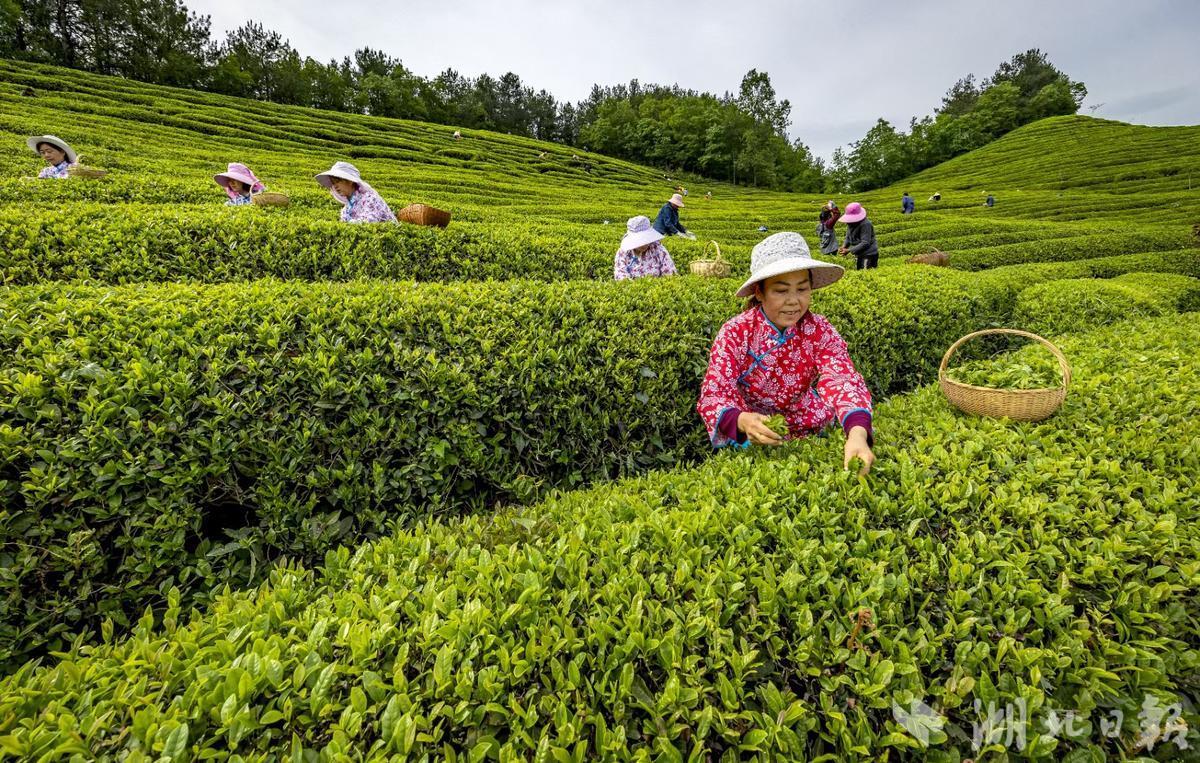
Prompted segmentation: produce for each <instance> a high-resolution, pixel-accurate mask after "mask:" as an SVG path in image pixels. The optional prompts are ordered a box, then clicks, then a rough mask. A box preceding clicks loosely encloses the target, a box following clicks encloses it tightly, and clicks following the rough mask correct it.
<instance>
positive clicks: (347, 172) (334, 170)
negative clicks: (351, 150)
mask: <svg viewBox="0 0 1200 763" xmlns="http://www.w3.org/2000/svg"><path fill="white" fill-rule="evenodd" d="M316 177H317V182H318V183H320V184H321V185H323V186H325V187H326V188H328V189H329V195H330V196H332V197H333V198H334V199H336V200H337V201H339V202H340V203H342V204H345V203H346V198H345V197H344V196H342V195H341V194H340V193H338V192H337V190H336V189H334V187H333V179H334V178H341V179H342V180H349V181H350V182H352V183H355V184H356V185H358V187H359V188H360V189H362V188H367V189H370V188H371V186H369V185H367V183H366V181H364V180H363V179H362V175H361V174H359V172H358V167H355V166H354V165H353V164H351V163H350V162H334V164H333V166H332V167H330V168H329V169H327V170H325V171H324V172H322V173H321V174H319V175H317V176H316Z"/></svg>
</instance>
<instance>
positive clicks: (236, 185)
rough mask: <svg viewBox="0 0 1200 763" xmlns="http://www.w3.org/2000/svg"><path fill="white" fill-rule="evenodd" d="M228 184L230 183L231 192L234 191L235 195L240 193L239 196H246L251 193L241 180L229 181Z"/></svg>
mask: <svg viewBox="0 0 1200 763" xmlns="http://www.w3.org/2000/svg"><path fill="white" fill-rule="evenodd" d="M228 182H229V190H231V191H233V192H234V193H238V194H241V195H243V196H245V195H246V194H247V193H249V192H250V189H249V188H247V187H246V184H245V183H243V182H242V181H240V180H229V181H228Z"/></svg>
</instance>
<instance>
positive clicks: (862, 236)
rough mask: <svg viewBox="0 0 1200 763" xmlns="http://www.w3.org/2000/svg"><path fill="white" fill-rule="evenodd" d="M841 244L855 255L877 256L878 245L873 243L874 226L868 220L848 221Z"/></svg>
mask: <svg viewBox="0 0 1200 763" xmlns="http://www.w3.org/2000/svg"><path fill="white" fill-rule="evenodd" d="M842 246H844V247H845V248H846V250H847V251H848V252H849V253H850V254H853V255H854V256H855V257H878V256H879V245H878V244H877V243H875V226H874V225H872V224H871V221H870V220H862V221H860V222H857V223H849V224H848V225H847V226H846V238H845V240H844V241H843V242H842Z"/></svg>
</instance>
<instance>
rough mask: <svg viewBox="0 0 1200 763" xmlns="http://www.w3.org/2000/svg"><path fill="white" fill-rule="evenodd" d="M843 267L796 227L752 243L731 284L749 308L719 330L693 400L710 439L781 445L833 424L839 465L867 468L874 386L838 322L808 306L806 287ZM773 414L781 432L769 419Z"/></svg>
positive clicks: (719, 443)
mask: <svg viewBox="0 0 1200 763" xmlns="http://www.w3.org/2000/svg"><path fill="white" fill-rule="evenodd" d="M842 273H843V270H842V268H841V266H839V265H834V264H832V263H828V262H822V261H820V260H816V259H813V257H812V255H811V254H809V251H808V244H807V243H806V242H805V241H804V237H803V236H801V235H800V234H799V233H776V234H774V235H772V236H768V237H767V238H765V239H764V240H763V241H761V242H760V243H759V244H758V245H757V246H755V247H754V250H753V252H752V253H751V255H750V278H748V279H747V280H746V282H745V283H744V284H742V287H741V288H740V289H738V291H737V296H738V297H746V298H748V300H747V303H746V309H745V310H743V311H742V312H741V313H740V314H738V315H736V316H735V317H733V318H731V319H730V320H728V321H726V323H725V325H724V326H722V327H721V330H720V331H719V332H717V338H716V339H715V340H714V342H713V347H712V353H711V354H710V356H709V362H708V372H707V373H706V374H705V375H704V381H703V383H702V384H701V387H700V400H699V402H698V403H697V404H696V411H697V412H698V413H699V414H700V418H701V419H703V420H704V425H705V427H706V428H707V429H708V435H709V439H710V441H711V442H712V444H713V446H714V447H717V448H721V447H724V446H727V445H733V446H737V447H747V446H749V445H750V444H751V443H753V444H755V445H780V444H782V443H783V442H785V441H786V440H793V439H797V438H801V437H807V436H809V435H813V434H817V433H819V432H821V431H823V430H824V429H825V428H826V427H829V426H833V425H835V424H837V425H840V426H841V428H842V431H843V432H845V434H846V445H845V452H844V455H845V462H844V466H845V467H846V468H849V467H850V462H851V461H853V460H854V459H856V458H857V459H860V460H861V461H862V463H863V466H862V469H861V470H860V471H859V474H862V475H865V474H867V473H868V472H869V471H870V470H871V465H872V464H873V463H875V454H874V453H873V452H872V451H871V448H872V445H873V438H872V434H871V415H872V413H871V412H872V407H871V393H870V391H869V390H868V389H867V385H866V382H865V381H863V378H862V376H861V375H860V374H859V373H858V371H857V370H856V369H855V368H854V363H853V362H852V361H851V360H850V354H849V352H848V351H847V348H846V342H845V341H844V340H843V339H842V337H841V336H840V335H839V334H838V332H837V330H836V329H835V328H834V327H833V325H832V324H830V322H829V321H828V319H826V318H825V316H823V315H818V314H816V313H813V312H810V311H809V305H810V303H811V302H812V295H813V292H814V291H817V290H818V289H824V288H825V287H827V286H830V285H832V284H833V283H834V282H836V281H837V280H838V279H839V278H841V277H842ZM776 414H778V415H781V416H783V417H784V419H785V420H786V422H787V434H786V435H780V434H777V433H776V432H775V431H773V430H772V429H771V428H770V427H768V426H767V420H768V419H769V418H770V417H771V416H774V415H776Z"/></svg>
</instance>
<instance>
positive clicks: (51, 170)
mask: <svg viewBox="0 0 1200 763" xmlns="http://www.w3.org/2000/svg"><path fill="white" fill-rule="evenodd" d="M70 167H71V163H70V162H68V161H67V160H65V159H64V160H63V161H61V162H59V163H58V164H55V165H54V166H52V167H43V168H42V171H41V172H39V173H38V177H39V178H55V179H58V178H69V177H71V175H70V173H68V172H67V170H68V169H70Z"/></svg>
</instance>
